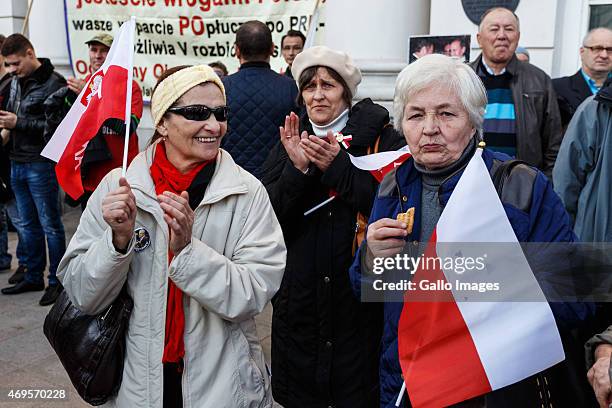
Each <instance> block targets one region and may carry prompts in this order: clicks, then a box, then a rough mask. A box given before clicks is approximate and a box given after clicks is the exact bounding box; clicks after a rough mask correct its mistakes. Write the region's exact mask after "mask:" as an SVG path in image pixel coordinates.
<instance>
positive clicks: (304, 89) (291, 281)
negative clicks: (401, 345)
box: [262, 46, 405, 408]
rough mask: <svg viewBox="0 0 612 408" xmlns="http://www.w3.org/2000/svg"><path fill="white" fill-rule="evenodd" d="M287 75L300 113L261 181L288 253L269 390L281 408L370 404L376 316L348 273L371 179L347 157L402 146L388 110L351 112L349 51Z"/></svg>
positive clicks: (313, 52) (357, 76) (309, 53)
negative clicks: (353, 287)
mask: <svg viewBox="0 0 612 408" xmlns="http://www.w3.org/2000/svg"><path fill="white" fill-rule="evenodd" d="M291 71H292V73H293V77H294V78H296V81H297V83H298V88H299V95H298V103H299V104H300V105H301V106H304V107H305V115H303V116H302V117H301V118H298V117H297V116H296V115H295V114H292V115H291V116H288V117H287V118H286V120H285V124H284V126H283V127H281V128H280V143H279V144H278V145H277V147H276V148H275V149H274V150H273V151H272V152H271V153H270V156H269V157H268V160H267V161H266V163H265V164H264V167H263V168H264V177H263V180H262V181H263V183H264V185H265V186H266V188H267V190H268V193H269V194H270V200H271V201H272V205H273V206H274V210H275V212H276V215H277V216H278V218H279V221H280V223H281V226H282V228H283V233H284V236H285V240H286V243H287V249H288V253H287V268H286V270H285V275H284V278H283V282H282V285H281V289H280V290H279V292H278V294H277V295H276V297H275V298H274V300H273V305H274V315H273V321H272V373H273V375H272V391H273V395H274V398H275V400H276V401H277V402H279V403H280V404H282V405H283V406H284V407H285V408H291V407H328V406H334V407H335V406H338V407H372V406H376V405H377V404H378V361H377V357H376V354H377V353H378V344H379V341H380V328H381V324H382V321H381V314H380V310H379V309H378V306H377V305H373V304H365V303H361V302H360V299H358V298H357V297H355V295H354V294H353V292H352V291H351V287H350V283H349V278H348V268H349V266H350V265H351V261H352V258H353V249H354V241H355V238H356V233H355V230H356V221H357V219H358V214H361V215H363V216H365V217H367V216H368V215H369V214H370V211H371V208H372V202H373V200H374V195H375V192H376V189H377V186H378V182H377V180H376V179H375V178H374V176H373V175H372V174H370V173H369V172H367V171H363V170H359V169H357V168H356V167H354V166H353V165H352V164H351V161H350V158H349V154H352V155H353V156H362V155H365V154H367V153H368V152H374V151H384V150H396V149H398V148H399V147H401V146H402V145H404V144H405V142H404V141H403V140H402V138H401V137H400V136H399V135H398V134H397V133H396V132H395V131H394V130H393V128H392V127H391V126H389V113H388V112H387V110H386V109H385V108H383V107H382V106H380V105H376V104H374V103H373V102H372V101H371V100H370V99H364V100H362V101H361V102H359V103H357V104H356V105H354V106H351V101H352V99H353V98H354V96H355V93H356V91H357V86H358V85H359V83H360V82H361V73H360V71H359V69H358V68H357V67H356V66H355V64H354V63H353V61H352V59H351V58H350V57H349V56H348V55H347V54H345V53H343V52H339V51H335V50H332V49H329V48H327V47H322V46H321V47H312V48H309V49H307V50H305V51H303V52H302V53H300V54H299V55H298V56H297V57H296V58H295V61H294V62H293V65H292V68H291ZM331 197H334V198H333V199H331ZM330 199H331V201H329V202H328V203H327V204H325V205H323V206H322V207H320V208H318V209H317V210H315V211H312V212H309V210H310V209H312V208H313V207H316V206H317V205H318V204H320V203H322V202H325V201H328V200H330ZM363 219H364V218H362V220H363Z"/></svg>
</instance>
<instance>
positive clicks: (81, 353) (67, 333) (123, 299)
mask: <svg viewBox="0 0 612 408" xmlns="http://www.w3.org/2000/svg"><path fill="white" fill-rule="evenodd" d="M133 305H134V302H133V301H132V298H131V297H130V296H129V295H128V294H127V291H126V288H125V286H124V287H123V288H122V289H121V292H120V294H119V296H117V299H115V301H114V302H113V303H112V304H111V305H110V306H109V307H107V308H106V309H105V310H104V311H103V312H102V313H100V314H98V315H95V316H90V315H86V314H84V313H82V312H81V311H80V310H79V309H77V308H76V307H75V306H74V305H73V304H72V302H70V299H68V295H67V294H66V291H65V290H64V291H63V292H62V293H61V294H60V295H59V297H58V298H57V301H56V302H55V304H54V305H53V307H52V308H51V310H50V311H49V314H48V315H47V317H46V318H45V323H44V326H43V330H44V332H45V336H46V337H47V340H49V343H51V347H53V350H55V353H56V354H57V356H58V357H59V359H60V361H61V362H62V365H63V366H64V368H65V369H66V372H67V373H68V376H69V377H70V381H72V385H74V388H76V390H77V392H78V393H79V395H80V396H81V398H83V400H85V402H87V403H89V404H91V405H102V404H104V403H105V402H106V401H107V400H108V399H109V398H110V397H112V396H113V395H115V394H116V393H117V392H118V391H119V386H120V385H121V377H122V375H123V360H124V358H125V337H126V330H127V327H128V321H129V319H130V314H131V312H132V307H133Z"/></svg>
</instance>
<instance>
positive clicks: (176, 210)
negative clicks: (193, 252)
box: [157, 191, 195, 255]
mask: <svg viewBox="0 0 612 408" xmlns="http://www.w3.org/2000/svg"><path fill="white" fill-rule="evenodd" d="M157 201H159V205H160V206H161V208H162V210H164V220H165V221H166V223H167V224H168V227H170V250H171V251H172V253H173V254H174V255H178V254H179V252H181V251H182V250H183V248H185V247H186V246H187V245H188V244H189V243H190V242H191V231H192V229H193V220H194V218H195V217H194V213H193V210H192V209H191V207H190V206H189V194H188V193H187V192H186V191H183V192H182V193H181V194H180V195H177V194H174V193H171V192H169V191H165V192H164V193H163V194H159V195H158V196H157Z"/></svg>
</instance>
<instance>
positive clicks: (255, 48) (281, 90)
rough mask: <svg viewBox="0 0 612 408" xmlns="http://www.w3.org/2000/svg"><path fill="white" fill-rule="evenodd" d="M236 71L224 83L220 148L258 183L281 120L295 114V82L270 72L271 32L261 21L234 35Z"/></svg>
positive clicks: (243, 28) (251, 22)
mask: <svg viewBox="0 0 612 408" xmlns="http://www.w3.org/2000/svg"><path fill="white" fill-rule="evenodd" d="M235 45H236V57H237V58H238V60H239V61H240V69H239V70H238V72H236V73H234V74H232V75H228V76H226V77H224V78H223V84H224V85H225V91H226V92H227V106H229V110H230V114H229V123H228V124H229V130H228V132H227V134H226V135H225V137H224V138H223V141H222V142H221V147H223V149H225V150H227V151H228V152H229V153H230V154H231V155H232V157H233V159H234V160H235V161H236V163H238V165H239V166H241V167H242V168H244V169H245V170H246V171H248V172H249V173H251V174H253V175H254V176H255V177H257V178H261V165H262V164H263V162H264V160H265V159H266V157H268V153H269V152H270V150H271V149H272V147H274V145H276V143H278V128H279V126H282V125H283V124H284V123H285V116H286V115H288V114H289V113H290V112H291V111H297V106H296V102H295V101H296V98H297V86H296V85H295V81H293V80H292V79H290V78H287V77H286V76H284V75H280V74H278V73H276V72H274V71H273V70H272V69H270V56H271V55H272V52H273V50H274V43H272V33H271V32H270V29H269V28H268V27H267V26H266V25H265V24H264V23H262V22H261V21H247V22H246V23H244V24H242V25H241V26H240V28H239V29H238V31H237V32H236V44H235Z"/></svg>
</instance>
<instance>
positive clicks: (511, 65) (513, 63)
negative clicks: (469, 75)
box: [472, 53, 525, 76]
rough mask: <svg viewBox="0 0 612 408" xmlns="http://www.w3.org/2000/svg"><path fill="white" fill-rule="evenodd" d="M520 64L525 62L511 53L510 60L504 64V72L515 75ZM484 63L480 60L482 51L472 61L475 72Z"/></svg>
mask: <svg viewBox="0 0 612 408" xmlns="http://www.w3.org/2000/svg"><path fill="white" fill-rule="evenodd" d="M521 64H525V62H521V61H519V60H518V59H517V58H516V55H513V56H512V58H510V61H508V64H507V65H506V67H505V68H506V72H507V73H509V74H510V75H512V76H514V75H516V74H517V73H518V72H519V71H520V69H521ZM483 65H484V63H483V61H482V53H480V55H479V56H478V58H476V60H475V61H474V62H473V65H472V67H473V68H476V70H475V71H476V72H478V68H479V67H481V66H483Z"/></svg>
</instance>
